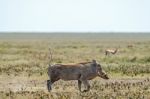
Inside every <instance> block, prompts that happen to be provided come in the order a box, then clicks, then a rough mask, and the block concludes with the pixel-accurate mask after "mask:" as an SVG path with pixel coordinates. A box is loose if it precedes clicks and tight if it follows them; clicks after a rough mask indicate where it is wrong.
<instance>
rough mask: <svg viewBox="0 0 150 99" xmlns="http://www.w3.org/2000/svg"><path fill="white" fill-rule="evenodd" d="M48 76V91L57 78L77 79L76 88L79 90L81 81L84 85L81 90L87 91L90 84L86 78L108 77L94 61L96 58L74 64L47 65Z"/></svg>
mask: <svg viewBox="0 0 150 99" xmlns="http://www.w3.org/2000/svg"><path fill="white" fill-rule="evenodd" d="M48 76H49V78H50V80H47V88H48V91H50V90H51V89H52V88H51V85H52V84H53V83H54V82H55V81H58V80H59V79H62V80H65V81H67V80H78V88H79V90H80V92H81V84H82V83H83V84H84V86H85V87H86V89H85V90H83V92H86V91H89V89H90V84H89V82H88V80H91V79H93V78H95V77H97V76H99V77H101V78H103V79H109V78H108V76H107V74H106V73H105V72H104V71H103V70H102V68H101V65H100V64H98V63H96V60H93V61H92V62H85V63H78V64H74V65H63V64H56V65H53V66H49V68H48Z"/></svg>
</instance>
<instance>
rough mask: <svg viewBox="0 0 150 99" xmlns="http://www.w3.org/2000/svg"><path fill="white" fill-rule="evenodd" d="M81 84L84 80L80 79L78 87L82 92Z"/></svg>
mask: <svg viewBox="0 0 150 99" xmlns="http://www.w3.org/2000/svg"><path fill="white" fill-rule="evenodd" d="M81 84H82V82H81V81H80V80H78V88H79V90H80V92H81Z"/></svg>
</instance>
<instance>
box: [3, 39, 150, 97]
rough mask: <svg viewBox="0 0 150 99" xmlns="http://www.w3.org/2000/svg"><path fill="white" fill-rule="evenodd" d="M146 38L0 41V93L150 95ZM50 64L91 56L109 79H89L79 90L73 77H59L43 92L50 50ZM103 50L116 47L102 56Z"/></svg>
mask: <svg viewBox="0 0 150 99" xmlns="http://www.w3.org/2000/svg"><path fill="white" fill-rule="evenodd" d="M149 43H150V40H149V39H144V38H143V39H127V38H124V39H109V38H103V39H102V38H99V37H96V38H94V37H93V38H88V37H87V38H86V37H82V38H76V37H68V38H67V37H66V38H63V37H59V38H53V37H50V38H49V39H46V38H42V39H36V38H34V39H23V40H21V39H17V38H16V39H2V40H0V74H1V75H0V91H1V92H0V97H2V99H5V98H10V97H11V98H14V99H16V98H17V99H28V98H37V99H45V98H50V99H70V98H72V99H76V98H79V99H82V98H84V99H88V98H89V99H91V98H93V99H97V98H102V99H110V98H111V99H116V98H118V99H120V98H121V99H122V98H125V99H127V98H129V99H135V98H141V99H148V98H150V87H149V86H150V80H149V79H150V78H149V76H150V68H149V67H150V56H149V50H150V46H149ZM131 44H132V47H129V45H131ZM49 47H50V48H51V49H52V53H53V62H52V63H78V62H83V61H91V60H92V59H96V60H97V61H98V62H100V63H101V64H102V66H103V68H104V70H105V71H106V72H107V73H108V74H109V76H110V77H111V79H110V80H108V81H105V80H101V79H100V80H99V78H96V79H94V80H92V81H91V86H92V88H91V90H90V92H87V93H79V91H78V88H77V82H76V81H69V82H65V81H61V80H60V81H58V82H56V83H55V84H54V86H53V91H52V92H51V93H48V92H47V90H46V80H47V79H48V76H47V74H46V72H47V67H48V64H49V59H48V56H49V51H48V48H49ZM107 48H118V49H119V52H118V53H117V54H116V55H110V56H105V53H104V50H105V49H107Z"/></svg>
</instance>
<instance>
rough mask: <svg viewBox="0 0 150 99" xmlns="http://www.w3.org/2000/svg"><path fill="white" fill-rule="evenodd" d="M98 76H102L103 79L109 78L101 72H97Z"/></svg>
mask: <svg viewBox="0 0 150 99" xmlns="http://www.w3.org/2000/svg"><path fill="white" fill-rule="evenodd" d="M98 76H99V77H101V78H103V79H109V77H108V75H107V74H106V73H103V72H101V73H100V72H99V73H98Z"/></svg>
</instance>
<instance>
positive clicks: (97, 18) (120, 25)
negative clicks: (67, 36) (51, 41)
mask: <svg viewBox="0 0 150 99" xmlns="http://www.w3.org/2000/svg"><path fill="white" fill-rule="evenodd" d="M0 31H30V32H32V31H39V32H42V31H43V32H60V31H63V32H65V31H68V32H69V31H71V32H150V0H0Z"/></svg>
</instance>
